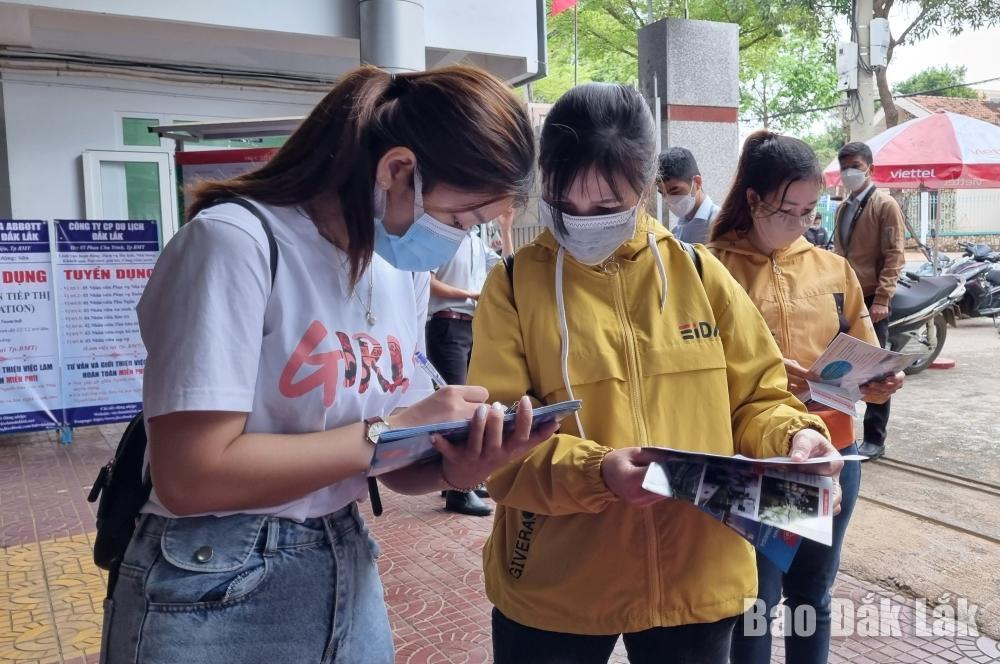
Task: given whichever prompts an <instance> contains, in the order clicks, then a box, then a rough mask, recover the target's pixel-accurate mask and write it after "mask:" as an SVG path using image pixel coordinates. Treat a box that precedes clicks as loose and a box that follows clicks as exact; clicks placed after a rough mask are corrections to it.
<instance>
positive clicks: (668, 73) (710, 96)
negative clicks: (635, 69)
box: [639, 18, 740, 205]
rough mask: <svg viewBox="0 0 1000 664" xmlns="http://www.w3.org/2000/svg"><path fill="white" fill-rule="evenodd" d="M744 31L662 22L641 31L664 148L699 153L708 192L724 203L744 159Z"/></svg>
mask: <svg viewBox="0 0 1000 664" xmlns="http://www.w3.org/2000/svg"><path fill="white" fill-rule="evenodd" d="M739 45H740V35H739V26H738V25H736V24H734V23H716V22H714V21H689V20H685V19H673V18H668V19H663V20H661V21H657V22H656V23H652V24H650V25H647V26H646V27H644V28H642V29H640V30H639V86H640V90H641V91H642V93H643V95H645V97H646V99H648V100H649V102H650V105H652V104H653V103H654V99H653V81H654V78H655V80H656V88H657V90H658V93H659V100H660V109H661V115H662V129H661V131H662V136H661V138H662V146H663V149H664V150H666V149H667V148H672V147H684V148H687V149H689V150H691V152H692V153H694V156H695V159H696V160H697V161H698V166H699V167H700V168H701V174H702V176H703V178H704V180H705V191H706V192H708V195H709V196H711V197H712V200H714V201H715V202H716V203H717V204H720V205H721V203H722V200H723V199H724V198H725V196H726V193H727V192H728V191H729V187H730V185H731V184H732V180H733V174H734V173H735V172H736V161H737V159H738V155H739V147H740V146H739V105H740V85H739V50H740V49H739Z"/></svg>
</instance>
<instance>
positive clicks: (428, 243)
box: [375, 168, 469, 272]
mask: <svg viewBox="0 0 1000 664" xmlns="http://www.w3.org/2000/svg"><path fill="white" fill-rule="evenodd" d="M385 199H386V194H385V190H384V189H382V188H381V187H376V188H375V253H377V254H378V255H379V256H381V257H382V258H384V259H385V260H386V262H388V263H389V264H390V265H392V266H393V267H395V268H397V269H400V270H406V271H408V272H430V271H431V270H436V269H438V268H439V267H441V266H442V265H444V264H445V263H447V262H448V261H450V260H451V258H452V256H454V255H455V252H456V251H458V247H459V245H460V244H462V240H464V239H465V236H466V235H468V233H469V232H468V231H467V230H465V229H464V228H454V227H452V226H448V225H447V224H444V223H441V222H440V221H438V220H437V219H435V218H434V217H432V216H431V215H429V214H427V212H425V211H424V195H423V182H422V181H421V179H420V170H419V169H417V168H414V169H413V218H414V222H413V225H412V226H410V227H409V228H408V229H407V230H406V232H405V233H403V234H402V235H392V234H391V233H389V232H388V231H387V230H386V229H385V225H384V224H383V223H382V218H383V217H384V216H385V207H386V200H385Z"/></svg>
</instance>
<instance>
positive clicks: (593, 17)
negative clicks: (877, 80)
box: [532, 0, 829, 101]
mask: <svg viewBox="0 0 1000 664" xmlns="http://www.w3.org/2000/svg"><path fill="white" fill-rule="evenodd" d="M685 4H686V5H687V7H688V12H689V14H688V17H689V18H692V19H703V20H709V21H723V22H728V23H736V24H737V25H739V26H740V50H741V52H743V53H746V52H747V51H748V49H752V48H754V47H756V46H757V45H763V44H767V43H768V42H773V41H777V40H778V39H779V38H780V37H781V36H782V35H784V34H786V33H790V32H795V33H799V34H802V35H810V36H815V37H817V38H818V36H819V35H821V34H823V33H824V31H826V30H828V29H829V14H828V13H824V12H817V11H814V8H813V7H812V3H811V0H739V1H733V0H688V1H687V2H686V3H685V1H684V0H654V1H653V15H652V20H653V21H658V20H660V19H663V18H682V17H683V16H684V8H685ZM550 5H551V3H550ZM647 11H648V5H647V3H646V2H644V1H643V0H580V4H579V5H578V14H577V22H578V38H579V63H578V77H579V82H581V83H584V82H587V81H615V82H620V83H633V82H635V81H636V80H637V78H638V76H639V53H638V47H637V44H636V42H637V33H638V31H639V28H641V27H643V26H645V25H647V24H648V23H649V22H650V21H649V16H648V13H647ZM548 29H549V35H548V36H549V62H548V65H549V75H548V77H547V78H546V79H543V80H541V81H539V82H538V83H536V84H535V85H533V86H532V87H533V95H534V100H535V101H553V100H554V99H555V98H557V97H558V96H559V95H561V94H562V93H563V92H565V91H566V90H568V89H569V87H570V86H571V85H572V84H573V12H572V10H571V11H566V12H563V13H561V14H559V15H558V16H554V17H550V19H549V26H548Z"/></svg>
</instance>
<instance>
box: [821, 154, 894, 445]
mask: <svg viewBox="0 0 1000 664" xmlns="http://www.w3.org/2000/svg"><path fill="white" fill-rule="evenodd" d="M837 158H838V160H839V161H840V179H841V181H842V182H843V183H844V187H845V188H846V189H847V190H848V191H849V192H851V193H850V196H848V198H847V200H845V201H844V202H843V203H841V204H840V206H839V207H838V208H837V222H836V224H835V226H834V229H833V249H834V251H835V252H836V253H837V254H839V255H841V256H843V257H845V258H846V259H847V262H848V263H850V264H851V267H852V268H853V269H854V272H855V274H857V276H858V281H859V282H861V290H862V292H864V294H865V304H866V305H867V306H868V311H869V312H870V313H871V317H872V324H873V325H874V326H875V334H876V335H877V336H878V341H879V344H880V345H882V346H884V345H885V342H886V339H887V338H888V336H889V313H890V311H889V306H890V302H891V301H892V295H893V293H895V292H896V283H897V282H898V281H899V275H900V274H901V273H902V271H903V267H904V265H905V263H906V255H905V253H904V246H903V240H904V230H903V212H902V210H900V209H899V204H898V203H896V201H895V200H893V198H892V197H891V196H889V195H888V194H885V193H883V192H881V191H879V190H878V189H876V188H875V185H874V183H872V180H871V171H872V164H873V160H872V151H871V148H869V147H868V146H867V145H865V144H864V143H858V142H855V143H848V144H847V145H845V146H844V147H842V148H840V152H839V153H838V154H837ZM888 424H889V401H885V402H884V403H868V406H867V409H866V410H865V425H864V439H863V443H862V445H861V447H860V448H859V449H860V452H861V454H864V455H865V456H867V457H868V458H870V459H878V458H879V457H881V456H882V455H883V454H885V438H886V426H887V425H888Z"/></svg>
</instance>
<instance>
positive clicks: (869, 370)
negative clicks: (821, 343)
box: [806, 332, 921, 416]
mask: <svg viewBox="0 0 1000 664" xmlns="http://www.w3.org/2000/svg"><path fill="white" fill-rule="evenodd" d="M920 357H921V356H920V355H915V354H904V353H896V352H893V351H891V350H885V349H884V348H879V347H878V346H873V345H871V344H869V343H865V342H864V341H861V340H860V339H857V338H855V337H852V336H850V335H848V334H844V333H843V332H841V333H840V334H839V335H837V338H836V339H834V340H833V343H831V344H830V345H829V346H828V347H827V349H826V350H825V351H823V354H822V355H820V356H819V357H818V358H817V359H816V361H815V362H814V363H813V365H812V367H811V368H810V369H809V373H810V375H811V376H812V377H813V378H812V379H811V380H808V381H806V382H807V383H808V385H809V393H810V394H809V397H807V398H811V399H812V400H813V401H815V402H817V403H821V404H823V405H824V406H829V407H830V408H833V409H835V410H839V411H840V412H842V413H847V414H848V415H852V416H856V415H857V408H856V405H855V404H856V403H857V402H858V401H860V400H861V390H860V386H861V385H864V384H865V383H869V382H871V381H875V380H881V379H883V378H885V377H887V376H891V375H893V374H895V373H896V372H898V371H902V370H903V369H905V368H906V367H908V366H910V365H911V364H913V363H914V362H916V361H917V360H918V359H920Z"/></svg>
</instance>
